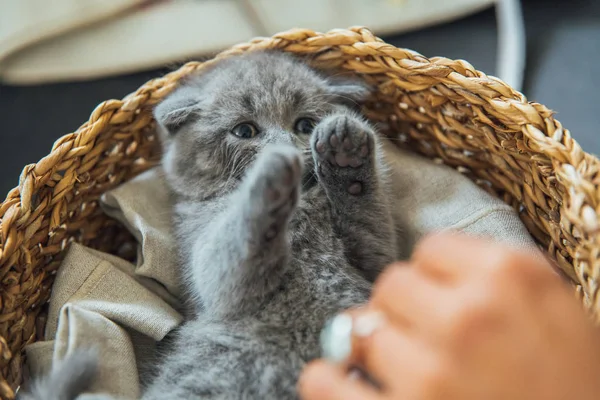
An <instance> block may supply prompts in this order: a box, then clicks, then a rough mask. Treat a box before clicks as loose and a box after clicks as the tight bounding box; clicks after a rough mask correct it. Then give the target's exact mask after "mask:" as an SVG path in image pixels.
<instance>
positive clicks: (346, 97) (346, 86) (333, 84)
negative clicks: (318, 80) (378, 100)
mask: <svg viewBox="0 0 600 400" xmlns="http://www.w3.org/2000/svg"><path fill="white" fill-rule="evenodd" d="M328 83H329V87H328V89H329V93H330V94H331V96H332V99H331V100H332V101H333V102H336V103H342V104H345V105H347V106H350V107H357V106H358V104H359V103H360V102H362V101H365V100H366V99H367V98H368V97H369V95H370V94H371V93H372V91H373V89H372V88H371V87H369V86H368V85H367V84H366V83H365V82H363V81H361V80H358V79H356V78H348V77H331V78H328Z"/></svg>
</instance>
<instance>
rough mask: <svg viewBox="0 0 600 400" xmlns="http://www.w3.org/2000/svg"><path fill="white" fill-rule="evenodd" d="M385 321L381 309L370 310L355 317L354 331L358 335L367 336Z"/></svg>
mask: <svg viewBox="0 0 600 400" xmlns="http://www.w3.org/2000/svg"><path fill="white" fill-rule="evenodd" d="M384 323H385V317H384V315H383V313H381V312H379V311H370V312H368V313H365V314H361V315H359V316H358V317H356V318H354V327H353V332H354V334H355V335H356V336H360V337H367V336H370V335H371V334H372V333H373V332H375V330H376V329H377V328H379V327H380V326H382V325H383V324H384Z"/></svg>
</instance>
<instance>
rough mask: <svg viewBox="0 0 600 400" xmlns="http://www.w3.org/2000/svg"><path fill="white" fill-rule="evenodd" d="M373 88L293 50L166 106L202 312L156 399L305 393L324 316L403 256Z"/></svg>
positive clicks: (168, 163) (192, 284) (233, 71)
mask: <svg viewBox="0 0 600 400" xmlns="http://www.w3.org/2000/svg"><path fill="white" fill-rule="evenodd" d="M367 94H368V91H367V89H366V87H365V86H364V85H363V84H361V83H359V82H356V81H348V80H340V79H336V78H332V77H326V76H323V75H321V74H320V73H318V72H316V71H315V70H313V69H311V68H310V67H308V66H307V65H306V64H305V63H303V62H301V61H300V60H297V59H295V58H292V57H291V56H289V55H285V54H282V53H278V52H255V53H250V54H246V55H242V56H237V57H233V58H230V59H226V60H223V61H221V62H219V63H218V64H217V65H216V66H215V67H213V68H210V69H209V70H208V71H205V72H203V73H202V74H201V75H200V76H197V77H195V78H194V79H193V80H190V81H188V82H186V83H185V84H184V85H183V86H182V87H180V88H179V89H178V90H176V91H175V92H174V93H173V94H172V95H170V96H169V97H168V98H167V99H165V100H164V101H163V102H162V103H161V104H159V105H158V107H157V108H156V110H155V117H156V120H157V122H158V125H159V134H160V137H161V141H162V143H163V150H164V152H163V154H164V155H163V168H164V171H165V174H166V177H167V181H168V182H169V185H170V187H171V189H172V192H173V195H174V199H175V232H176V235H177V237H178V243H180V244H181V254H182V259H183V261H184V262H183V264H184V279H185V282H186V285H187V289H188V292H189V293H190V295H191V297H192V300H193V302H194V304H197V306H198V310H199V311H198V312H197V315H196V316H194V317H193V318H192V319H190V320H189V321H187V322H186V323H184V324H183V325H182V326H181V327H180V328H179V329H178V331H177V333H176V335H175V337H174V338H173V348H172V349H171V350H170V352H169V354H168V355H167V356H166V357H165V359H164V361H163V362H162V363H161V365H159V367H158V369H157V374H156V376H155V377H154V378H153V379H152V380H151V383H150V384H149V386H148V387H147V388H146V390H145V393H144V399H265V400H267V399H295V398H297V394H296V381H297V379H298V376H299V373H300V371H301V369H302V368H303V366H304V365H305V363H306V362H308V361H310V360H313V359H315V358H317V357H319V355H320V354H319V350H320V349H319V343H318V337H319V332H320V330H321V328H322V327H323V325H324V322H325V321H326V320H327V319H328V318H330V317H332V316H333V315H335V314H336V313H338V312H339V311H341V310H344V309H347V308H349V307H354V306H357V305H361V304H363V303H364V302H366V300H367V298H368V296H369V293H370V288H371V284H372V282H373V280H374V279H375V277H376V276H377V275H378V274H379V273H380V272H381V270H382V269H383V268H384V267H385V265H386V264H388V263H390V262H392V261H393V260H395V259H396V258H397V254H396V246H395V245H396V229H395V228H396V227H395V226H394V222H393V221H392V215H391V212H390V205H389V194H388V186H387V183H386V175H385V168H384V166H383V155H382V154H381V152H380V150H379V147H378V145H377V143H378V139H377V137H376V134H375V133H374V130H373V128H372V127H371V126H370V125H369V124H368V123H367V122H366V121H365V120H364V119H363V118H361V117H360V116H359V115H358V114H356V113H355V111H353V109H354V105H355V103H356V102H357V101H360V100H362V99H363V98H364V97H365V96H366V95H367Z"/></svg>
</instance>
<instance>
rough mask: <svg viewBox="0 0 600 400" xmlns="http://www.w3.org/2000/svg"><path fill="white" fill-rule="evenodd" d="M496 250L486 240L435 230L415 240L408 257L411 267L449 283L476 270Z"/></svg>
mask: <svg viewBox="0 0 600 400" xmlns="http://www.w3.org/2000/svg"><path fill="white" fill-rule="evenodd" d="M497 252H498V249H497V248H496V246H494V245H493V244H492V243H491V242H490V241H487V240H483V239H478V238H474V237H471V236H467V235H459V234H456V233H448V232H445V233H437V234H434V235H430V236H427V237H425V238H424V239H423V240H422V241H421V242H419V243H418V244H417V246H416V248H415V251H414V252H413V255H412V257H411V261H412V263H414V265H415V268H417V269H419V270H420V271H422V272H423V273H424V274H427V275H429V276H431V277H433V278H436V279H438V280H442V281H446V282H453V281H456V280H457V279H461V278H463V277H465V276H468V275H470V274H473V273H477V272H478V269H480V268H481V267H482V266H483V265H482V264H485V263H486V261H487V260H489V259H490V256H493V254H494V253H497Z"/></svg>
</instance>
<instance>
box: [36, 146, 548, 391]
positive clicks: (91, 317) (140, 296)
mask: <svg viewBox="0 0 600 400" xmlns="http://www.w3.org/2000/svg"><path fill="white" fill-rule="evenodd" d="M384 151H385V154H386V157H387V158H388V162H389V164H390V167H391V173H392V177H393V184H394V191H395V193H396V194H397V196H396V199H397V203H396V204H395V205H394V212H395V215H394V217H395V218H397V219H398V220H400V221H401V222H402V223H403V226H404V228H405V235H404V236H403V237H402V239H401V240H399V243H398V245H399V246H402V249H404V250H405V253H406V254H408V253H409V252H410V248H412V246H413V245H414V243H415V242H416V241H418V240H419V239H420V238H421V237H422V236H423V235H425V234H427V233H429V232H433V231H439V230H447V229H451V230H456V231H461V232H466V233H469V234H473V235H480V236H487V237H490V238H493V239H494V240H497V241H501V242H504V243H507V244H509V245H511V246H513V247H515V248H519V249H531V251H537V250H536V247H535V245H534V242H533V240H532V239H531V237H530V236H529V234H528V233H527V230H526V229H525V227H524V226H523V224H522V223H521V222H520V221H519V218H518V216H517V214H516V213H515V211H514V210H512V209H511V208H510V207H509V206H507V205H505V204H504V203H502V201H500V200H499V199H496V198H494V197H492V196H491V195H489V194H488V193H487V192H485V191H484V190H482V189H480V188H479V187H477V186H476V185H475V184H474V183H472V182H471V181H469V180H468V179H467V178H466V177H464V176H462V175H461V174H460V173H458V172H456V171H454V170H452V169H450V168H448V167H446V166H443V165H437V164H435V163H433V162H431V161H430V160H426V159H424V158H422V157H420V156H417V155H414V154H411V153H407V152H404V151H402V150H399V149H397V148H396V146H394V145H393V144H391V143H390V142H388V141H385V142H384ZM102 203H103V206H104V208H105V210H106V212H107V213H108V214H109V215H111V216H113V217H115V218H117V219H118V220H120V221H121V222H122V223H123V224H124V225H125V226H126V227H127V228H128V229H129V230H130V231H131V232H132V233H133V235H134V236H135V237H136V239H137V240H138V242H139V252H138V259H137V264H136V265H135V266H134V265H132V264H130V263H128V262H126V261H123V260H121V259H119V258H117V257H114V256H111V255H108V254H103V253H99V252H97V251H94V250H91V249H88V248H85V247H83V246H81V245H77V244H73V245H72V246H71V248H70V249H69V252H68V255H67V257H66V258H65V260H64V262H63V264H62V265H61V267H60V269H59V271H58V274H57V276H56V281H55V283H54V288H53V291H52V297H51V299H50V308H49V316H48V324H47V326H46V341H43V342H38V343H34V344H32V345H30V346H28V348H27V357H28V360H29V367H30V375H32V376H36V375H38V374H40V373H43V372H44V371H47V370H48V369H49V368H50V367H51V365H52V363H53V362H56V361H59V360H61V359H63V358H64V356H65V355H66V354H68V353H69V352H71V351H73V350H74V349H76V348H79V347H88V346H94V347H96V348H98V350H99V353H100V362H101V368H100V374H99V377H98V379H97V380H96V382H95V386H94V387H93V388H92V391H93V392H96V393H111V394H114V395H118V396H121V397H124V398H136V397H138V396H139V393H140V384H139V383H140V379H139V373H140V370H144V369H145V368H146V367H147V365H148V363H151V361H152V359H153V348H154V345H155V342H157V341H160V340H161V339H163V338H164V337H165V335H166V334H167V333H168V332H169V331H171V330H172V329H173V328H175V327H176V326H177V325H178V324H179V323H181V321H182V319H183V318H182V316H181V314H180V313H179V312H178V311H177V310H179V304H178V302H177V297H178V296H179V295H180V292H179V282H180V278H179V270H178V265H177V256H176V254H175V253H174V251H173V249H174V248H175V242H174V239H173V237H172V235H171V232H170V208H171V205H170V203H169V196H168V193H167V189H166V185H165V181H164V178H163V175H162V174H161V170H160V169H159V168H156V169H153V170H150V171H148V172H146V173H144V174H142V175H140V176H138V177H137V178H135V179H133V180H131V181H130V182H128V183H125V184H124V185H122V186H120V187H119V188H117V189H116V190H114V191H112V192H110V193H107V194H106V195H105V196H103V198H102Z"/></svg>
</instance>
